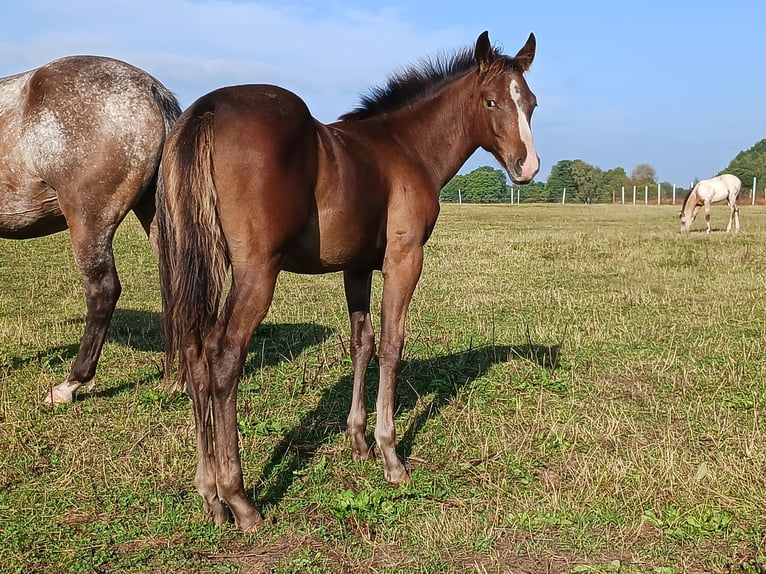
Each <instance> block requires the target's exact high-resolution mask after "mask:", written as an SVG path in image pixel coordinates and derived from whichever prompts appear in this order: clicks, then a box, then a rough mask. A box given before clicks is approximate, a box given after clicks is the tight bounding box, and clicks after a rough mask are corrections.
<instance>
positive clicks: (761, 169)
mask: <svg viewBox="0 0 766 574" xmlns="http://www.w3.org/2000/svg"><path fill="white" fill-rule="evenodd" d="M722 173H731V174H733V175H736V176H737V177H738V178H739V179H740V180H742V185H743V187H749V186H752V184H753V178H754V177H755V178H758V182H757V183H758V187H759V188H761V189H762V188H763V187H764V186H766V139H763V140H761V141H759V142H758V143H756V144H755V145H754V146H753V147H751V148H750V149H748V150H745V151H741V152H739V153H738V154H737V156H736V157H735V158H734V159H733V160H731V163H729V165H728V167H727V168H726V169H725V170H723V171H721V172H719V173H718V175H720V174H722Z"/></svg>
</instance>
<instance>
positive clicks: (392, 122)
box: [383, 74, 478, 190]
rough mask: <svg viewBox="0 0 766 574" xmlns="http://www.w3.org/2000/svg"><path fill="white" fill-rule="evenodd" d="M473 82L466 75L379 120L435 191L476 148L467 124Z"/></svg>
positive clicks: (473, 79) (472, 77)
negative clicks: (425, 174)
mask: <svg viewBox="0 0 766 574" xmlns="http://www.w3.org/2000/svg"><path fill="white" fill-rule="evenodd" d="M474 81H475V77H474V75H473V74H468V75H467V76H465V77H463V78H461V79H458V80H455V81H454V82H452V83H451V84H449V85H447V86H445V87H444V88H443V89H442V90H440V91H439V92H438V93H437V94H435V95H434V96H432V97H430V98H426V99H424V100H422V101H420V102H418V103H417V104H415V105H413V106H411V107H409V108H406V109H404V110H399V111H397V112H394V113H392V114H390V115H389V116H387V117H386V118H385V119H384V120H383V121H385V122H387V123H389V129H388V130H387V131H388V133H391V134H392V136H393V137H394V138H395V139H396V140H397V142H398V143H399V145H401V146H402V147H404V148H406V150H407V152H408V155H409V156H410V157H414V158H417V160H418V161H419V162H421V164H422V167H423V169H424V170H426V171H427V172H428V173H429V175H430V177H431V179H432V181H433V182H434V184H435V185H437V186H438V189H439V190H441V188H442V187H443V186H444V185H445V184H446V183H447V182H448V181H449V180H450V179H452V177H453V176H454V175H455V174H456V173H457V171H458V170H459V169H460V168H461V167H462V165H463V164H464V163H465V162H466V160H468V158H469V157H470V156H471V154H472V153H473V152H475V151H476V149H477V148H478V144H477V143H476V142H475V141H474V138H473V135H472V134H473V130H472V129H471V126H470V125H468V122H469V118H470V117H471V110H470V106H471V98H470V96H469V95H470V94H471V87H472V82H474Z"/></svg>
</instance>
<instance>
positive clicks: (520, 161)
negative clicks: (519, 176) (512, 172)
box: [513, 156, 527, 173]
mask: <svg viewBox="0 0 766 574" xmlns="http://www.w3.org/2000/svg"><path fill="white" fill-rule="evenodd" d="M526 159H527V158H526V156H525V157H520V158H519V159H517V160H516V161H515V162H513V167H514V168H515V169H516V173H521V167H522V166H523V165H524V161H525V160H526Z"/></svg>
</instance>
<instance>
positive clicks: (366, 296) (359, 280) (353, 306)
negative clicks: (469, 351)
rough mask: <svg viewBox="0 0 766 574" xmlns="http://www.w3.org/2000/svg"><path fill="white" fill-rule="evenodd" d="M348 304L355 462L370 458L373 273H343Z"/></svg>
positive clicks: (350, 418) (350, 432) (351, 434)
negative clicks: (367, 394)
mask: <svg viewBox="0 0 766 574" xmlns="http://www.w3.org/2000/svg"><path fill="white" fill-rule="evenodd" d="M343 280H344V281H343V283H344V287H345V290H346V303H347V304H348V314H349V318H350V320H351V362H352V364H353V366H354V391H353V396H352V398H351V408H350V409H349V412H348V419H347V424H348V436H349V439H350V440H351V453H352V457H353V458H354V460H365V459H368V458H370V456H371V451H370V448H369V447H368V446H367V439H366V438H365V432H366V430H367V409H366V407H365V404H364V377H365V373H366V372H367V366H368V365H369V364H370V359H371V358H372V355H373V353H374V352H375V333H374V331H373V329H372V318H371V316H370V288H371V285H372V273H362V274H355V273H351V272H349V271H347V272H345V273H344V274H343Z"/></svg>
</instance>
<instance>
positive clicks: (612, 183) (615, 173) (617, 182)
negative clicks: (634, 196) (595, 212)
mask: <svg viewBox="0 0 766 574" xmlns="http://www.w3.org/2000/svg"><path fill="white" fill-rule="evenodd" d="M630 185H632V183H631V182H630V178H628V174H626V173H625V168H623V167H615V168H613V169H610V170H609V171H607V172H606V173H604V177H603V179H602V181H601V188H602V192H601V197H602V198H604V201H612V199H613V198H614V199H617V201H619V198H621V197H622V188H623V187H625V188H626V189H627V188H628V187H629V186H630ZM618 194H620V195H619V197H618Z"/></svg>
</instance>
